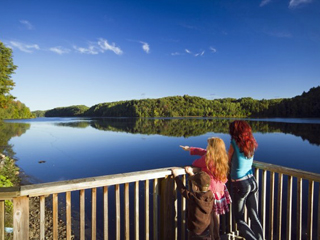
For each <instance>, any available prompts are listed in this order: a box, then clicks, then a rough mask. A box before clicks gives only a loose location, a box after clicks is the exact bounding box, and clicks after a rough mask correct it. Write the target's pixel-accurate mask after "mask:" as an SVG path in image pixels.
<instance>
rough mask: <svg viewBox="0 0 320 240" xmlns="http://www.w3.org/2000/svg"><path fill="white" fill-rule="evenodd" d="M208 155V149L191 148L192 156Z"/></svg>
mask: <svg viewBox="0 0 320 240" xmlns="http://www.w3.org/2000/svg"><path fill="white" fill-rule="evenodd" d="M206 153H207V150H206V149H203V148H197V147H190V154H191V155H198V156H203V155H205V154H206Z"/></svg>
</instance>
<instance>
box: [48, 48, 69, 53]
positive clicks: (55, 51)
mask: <svg viewBox="0 0 320 240" xmlns="http://www.w3.org/2000/svg"><path fill="white" fill-rule="evenodd" d="M49 50H50V51H51V52H54V53H57V54H59V55H62V54H65V53H69V52H70V49H67V48H63V47H60V46H58V47H52V48H50V49H49Z"/></svg>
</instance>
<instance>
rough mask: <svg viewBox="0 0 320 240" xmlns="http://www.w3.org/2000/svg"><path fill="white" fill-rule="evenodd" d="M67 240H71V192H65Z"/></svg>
mask: <svg viewBox="0 0 320 240" xmlns="http://www.w3.org/2000/svg"><path fill="white" fill-rule="evenodd" d="M66 222H67V224H66V225H67V240H71V192H66Z"/></svg>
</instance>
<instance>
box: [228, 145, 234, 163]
mask: <svg viewBox="0 0 320 240" xmlns="http://www.w3.org/2000/svg"><path fill="white" fill-rule="evenodd" d="M233 153H234V149H233V146H232V145H231V144H230V147H229V151H228V158H229V163H230V162H231V159H232V155H233Z"/></svg>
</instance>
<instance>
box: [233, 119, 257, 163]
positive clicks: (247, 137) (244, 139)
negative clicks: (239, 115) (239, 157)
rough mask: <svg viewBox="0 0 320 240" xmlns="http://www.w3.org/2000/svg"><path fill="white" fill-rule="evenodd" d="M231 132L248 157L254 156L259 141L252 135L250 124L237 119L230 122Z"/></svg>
mask: <svg viewBox="0 0 320 240" xmlns="http://www.w3.org/2000/svg"><path fill="white" fill-rule="evenodd" d="M229 133H230V135H231V138H232V139H234V140H235V141H236V143H237V145H238V147H239V148H240V151H241V152H243V153H244V155H245V156H246V157H248V158H250V157H252V156H253V154H254V151H255V149H257V147H258V143H257V142H256V140H255V139H254V137H253V135H252V130H251V127H250V125H249V124H248V123H247V122H246V121H243V120H236V121H233V122H232V123H230V125H229Z"/></svg>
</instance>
